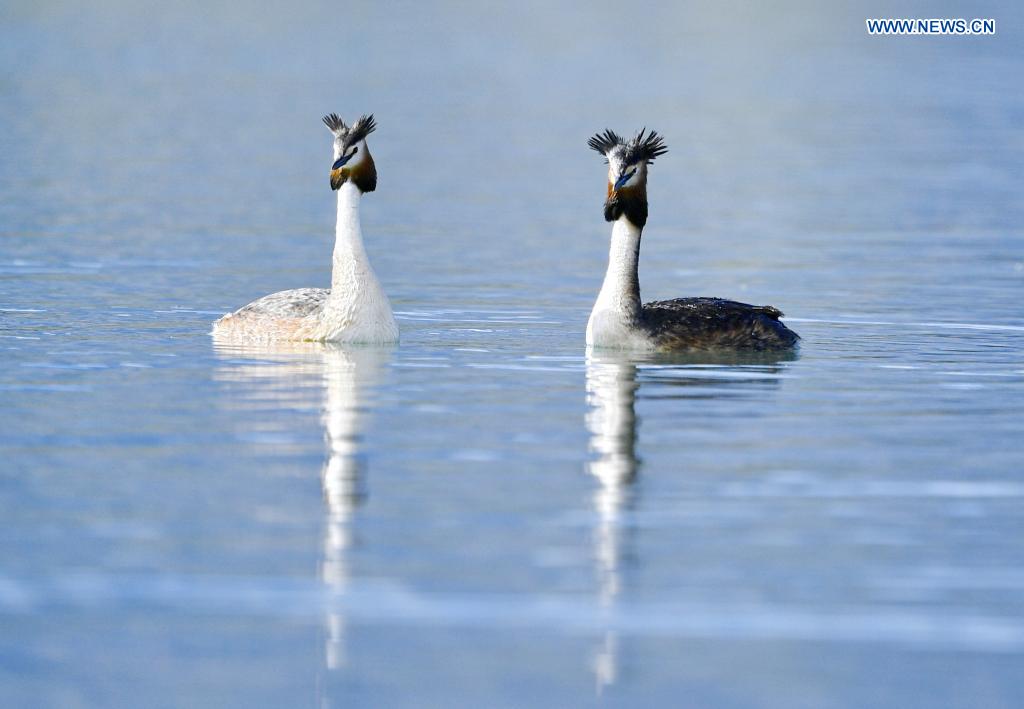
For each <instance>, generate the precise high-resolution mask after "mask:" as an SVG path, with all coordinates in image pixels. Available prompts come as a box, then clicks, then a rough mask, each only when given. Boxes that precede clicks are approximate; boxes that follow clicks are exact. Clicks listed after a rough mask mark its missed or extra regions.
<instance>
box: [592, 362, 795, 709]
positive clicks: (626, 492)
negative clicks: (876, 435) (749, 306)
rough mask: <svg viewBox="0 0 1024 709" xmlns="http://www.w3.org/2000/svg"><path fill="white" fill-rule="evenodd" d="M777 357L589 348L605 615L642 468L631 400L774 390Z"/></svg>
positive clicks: (601, 673) (604, 672)
mask: <svg viewBox="0 0 1024 709" xmlns="http://www.w3.org/2000/svg"><path fill="white" fill-rule="evenodd" d="M795 357H796V354H795V353H784V354H781V355H765V354H756V355H737V354H726V355H717V356H716V355H706V354H705V355H697V356H694V355H675V356H666V355H639V356H638V355H630V354H628V353H621V352H614V351H604V352H601V351H597V350H590V351H588V353H587V359H586V389H587V405H588V411H587V413H586V418H585V420H586V426H587V430H588V431H589V432H590V452H591V456H592V459H591V460H590V461H589V462H588V463H587V471H588V472H589V473H590V474H591V475H593V476H594V477H595V478H596V479H597V482H598V487H597V489H596V490H595V491H594V494H593V497H592V504H593V508H594V512H595V518H596V521H595V530H594V553H593V558H594V564H595V571H596V577H597V579H596V580H597V595H598V601H599V605H600V607H601V608H602V610H603V611H604V612H605V613H606V615H608V616H610V615H611V614H612V613H613V611H614V608H615V604H616V600H617V598H618V597H619V595H620V593H621V592H622V566H623V559H625V558H628V557H629V554H628V553H627V552H626V551H624V549H628V548H629V547H630V546H631V545H630V541H631V540H630V538H629V535H630V533H631V530H632V526H631V525H630V524H629V522H628V519H627V518H628V517H629V514H630V512H631V510H632V509H633V507H634V505H635V504H636V499H635V496H636V490H635V488H634V486H633V483H634V482H635V481H636V478H637V471H638V470H639V468H640V457H639V456H638V455H637V426H638V419H637V415H636V398H637V394H638V392H639V390H640V388H641V386H643V387H644V388H645V389H647V390H648V391H647V394H646V396H647V397H648V398H651V399H654V398H658V399H668V400H678V399H688V400H698V399H708V398H722V397H733V396H745V395H757V393H759V392H763V391H765V390H772V389H775V388H776V387H778V385H779V382H780V380H781V377H780V373H781V371H782V367H781V362H783V361H786V360H791V359H795ZM593 669H594V676H595V680H596V684H597V692H598V694H600V693H602V692H603V690H604V689H605V688H606V687H608V686H610V685H613V684H614V683H615V681H616V679H617V677H618V671H619V638H618V635H617V633H616V632H615V631H614V630H610V629H609V630H606V631H605V632H604V635H603V637H602V638H601V640H600V643H599V645H598V647H597V649H596V651H595V653H594V658H593Z"/></svg>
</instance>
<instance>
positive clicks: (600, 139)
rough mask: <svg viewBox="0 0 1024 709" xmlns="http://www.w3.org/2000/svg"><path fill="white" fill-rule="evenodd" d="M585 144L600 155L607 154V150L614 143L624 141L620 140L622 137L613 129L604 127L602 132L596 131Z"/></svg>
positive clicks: (614, 144) (617, 143)
mask: <svg viewBox="0 0 1024 709" xmlns="http://www.w3.org/2000/svg"><path fill="white" fill-rule="evenodd" d="M587 145H589V146H590V149H591V150H596V151H597V152H599V153H601V154H602V155H607V154H608V151H609V150H611V149H612V148H614V147H615V146H616V145H625V141H624V140H622V137H621V136H619V134H618V133H616V132H615V131H613V130H611V129H609V128H605V129H604V133H597V134H595V135H594V136H593V137H592V138H591V139H590V140H588V141H587Z"/></svg>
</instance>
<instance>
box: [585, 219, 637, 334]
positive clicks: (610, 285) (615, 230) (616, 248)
mask: <svg viewBox="0 0 1024 709" xmlns="http://www.w3.org/2000/svg"><path fill="white" fill-rule="evenodd" d="M641 231H642V230H641V229H640V227H638V226H636V225H635V224H633V223H632V222H631V221H629V219H627V218H626V217H625V216H622V217H619V218H618V219H617V220H616V221H615V223H614V225H613V226H612V243H611V248H610V249H609V251H608V271H607V272H606V273H605V276H604V283H603V284H602V285H601V292H600V293H599V294H598V296H597V302H596V303H594V309H593V310H592V311H591V313H590V321H589V322H588V323H587V344H588V345H597V346H605V347H615V346H623V345H626V344H628V343H627V340H630V339H633V337H634V336H635V335H636V333H635V329H636V325H637V323H638V321H639V320H640V281H639V276H638V274H637V265H638V262H639V259H640V234H641Z"/></svg>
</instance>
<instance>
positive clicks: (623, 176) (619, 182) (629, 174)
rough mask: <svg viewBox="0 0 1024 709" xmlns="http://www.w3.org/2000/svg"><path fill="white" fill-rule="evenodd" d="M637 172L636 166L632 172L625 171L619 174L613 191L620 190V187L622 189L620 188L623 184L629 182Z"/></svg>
mask: <svg viewBox="0 0 1024 709" xmlns="http://www.w3.org/2000/svg"><path fill="white" fill-rule="evenodd" d="M635 174H636V168H635V167H634V168H633V170H632V171H631V172H624V173H623V174H621V175H619V179H617V180H616V181H615V186H614V187H612V191H613V192H618V191H619V189H620V188H621V187H622V186H623V185H624V184H626V183H627V182H629V180H630V178H631V177H633V175H635Z"/></svg>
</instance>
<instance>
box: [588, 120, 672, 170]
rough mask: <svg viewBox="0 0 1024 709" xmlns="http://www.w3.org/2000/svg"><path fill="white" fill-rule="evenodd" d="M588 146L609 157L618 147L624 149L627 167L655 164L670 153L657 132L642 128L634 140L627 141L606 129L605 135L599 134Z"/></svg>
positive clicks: (624, 159) (589, 141)
mask: <svg viewBox="0 0 1024 709" xmlns="http://www.w3.org/2000/svg"><path fill="white" fill-rule="evenodd" d="M587 145H589V146H590V149H591V150H596V151H597V152H599V153H601V155H604V156H606V157H607V155H608V153H609V152H611V151H612V150H614V149H615V148H617V147H622V148H623V149H624V155H623V161H624V162H625V163H626V164H627V165H631V164H633V163H636V162H639V161H641V160H644V161H646V162H654V159H655V158H657V157H659V156H661V155H664V154H665V153H667V152H668V146H666V145H665V139H664V138H663V137H662V136H660V135H658V133H657V131H653V130H652V131H649V132H648V130H647V129H646V128H641V129H640V132H639V133H637V134H636V135H635V136H633V138H632V140H629V141H627V140H625V139H623V138H622V136H620V135H619V134H618V133H616V132H615V131H613V130H609V129H607V128H606V129H605V131H604V133H598V134H596V135H595V136H594V137H592V138H591V139H590V140H588V141H587Z"/></svg>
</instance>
